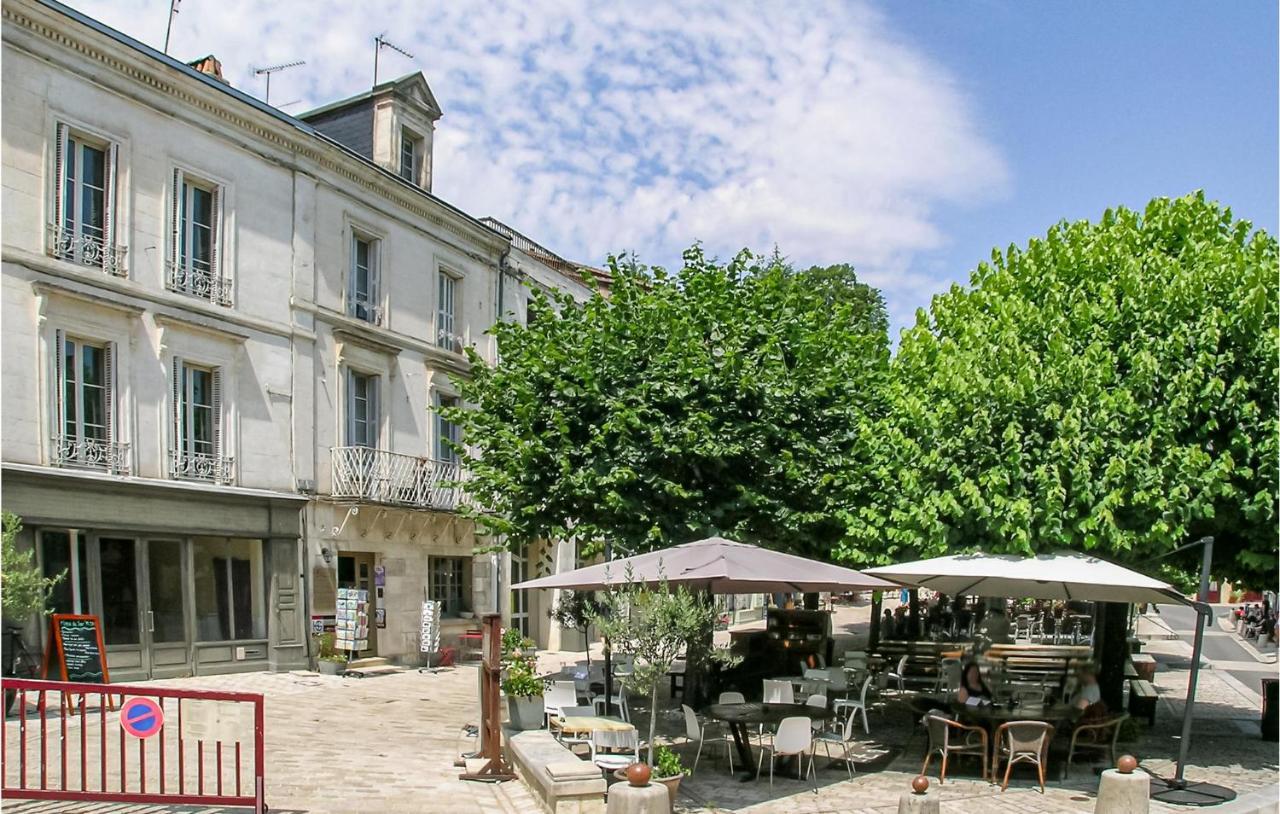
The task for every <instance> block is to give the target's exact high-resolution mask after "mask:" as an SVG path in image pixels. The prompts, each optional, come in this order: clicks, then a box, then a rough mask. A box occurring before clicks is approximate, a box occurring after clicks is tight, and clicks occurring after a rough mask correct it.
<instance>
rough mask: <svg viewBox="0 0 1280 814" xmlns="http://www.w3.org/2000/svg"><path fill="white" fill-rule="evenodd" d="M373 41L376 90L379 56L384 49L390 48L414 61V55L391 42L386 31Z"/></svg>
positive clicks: (375, 85) (374, 83) (374, 84)
mask: <svg viewBox="0 0 1280 814" xmlns="http://www.w3.org/2000/svg"><path fill="white" fill-rule="evenodd" d="M373 41H374V43H375V45H374V48H373V86H374V87H375V88H376V87H377V86H378V55H379V54H381V53H382V49H383V48H390V49H391V50H392V51H395V52H397V53H400V54H403V55H405V56H407V57H408V58H409V59H413V54H411V53H409V52H408V51H406V50H404V49H403V48H401V47H400V46H398V45H396V44H395V43H393V42H390V41H389V40H388V39H387V34H386V32H385V31H384V32H383V33H381V34H379V35H378V36H376V37H374V38H373Z"/></svg>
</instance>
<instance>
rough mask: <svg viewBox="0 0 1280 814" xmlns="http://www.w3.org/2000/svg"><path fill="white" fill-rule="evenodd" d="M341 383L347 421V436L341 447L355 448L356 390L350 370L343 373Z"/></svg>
mask: <svg viewBox="0 0 1280 814" xmlns="http://www.w3.org/2000/svg"><path fill="white" fill-rule="evenodd" d="M342 383H343V391H344V392H345V393H346V395H345V396H344V397H343V404H344V405H345V411H344V412H345V414H346V420H347V435H346V438H345V439H343V445H344V446H348V447H350V446H355V443H356V442H355V438H356V411H355V409H354V408H355V402H356V389H355V382H354V381H352V377H351V368H347V369H346V370H345V371H344V373H343V376H342Z"/></svg>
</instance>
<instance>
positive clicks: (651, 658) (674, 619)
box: [592, 574, 738, 776]
mask: <svg viewBox="0 0 1280 814" xmlns="http://www.w3.org/2000/svg"><path fill="white" fill-rule="evenodd" d="M715 622H716V609H715V605H714V603H713V602H712V601H711V598H710V596H709V595H702V594H694V593H691V592H690V591H689V589H687V588H685V587H684V586H683V585H680V586H676V587H675V588H672V587H671V586H669V585H668V584H667V581H666V580H665V579H663V580H661V581H660V582H659V583H658V584H657V585H655V586H653V587H652V588H650V587H648V586H646V585H644V584H643V583H638V582H635V581H634V580H632V579H631V575H630V574H628V575H627V581H626V582H625V583H623V584H622V585H621V586H619V587H617V588H614V589H612V590H609V591H606V592H604V593H603V595H602V596H601V598H600V600H599V606H598V608H597V609H596V610H595V611H594V613H593V614H592V623H593V624H594V625H595V626H596V627H597V628H598V629H599V630H600V632H601V633H602V634H604V637H605V641H606V643H607V646H608V647H610V648H611V649H612V650H613V651H614V652H617V653H627V654H630V655H631V656H632V657H634V658H635V665H634V667H633V670H632V673H631V677H630V678H628V679H627V688H628V689H634V690H635V691H636V692H638V693H643V694H645V695H647V696H649V709H651V710H656V709H657V708H658V689H659V687H661V686H662V684H663V682H665V681H666V680H667V672H668V671H669V670H670V669H671V667H672V665H673V664H675V662H676V659H677V658H679V656H680V654H681V652H682V651H684V652H685V653H686V654H687V656H688V658H689V659H695V658H703V659H710V660H714V661H716V662H719V663H721V664H725V665H732V664H734V663H736V661H738V657H736V656H733V655H731V654H730V653H729V651H728V650H727V649H725V648H717V647H713V646H711V645H709V644H707V643H708V642H710V641H711V637H712V633H713V630H714V627H715ZM658 717H659V716H657V715H650V716H649V765H650V766H651V767H653V768H654V775H655V776H661V772H659V771H657V766H658V764H657V756H656V755H655V750H654V740H655V738H656V737H657V726H658Z"/></svg>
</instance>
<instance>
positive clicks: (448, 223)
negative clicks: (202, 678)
mask: <svg viewBox="0 0 1280 814" xmlns="http://www.w3.org/2000/svg"><path fill="white" fill-rule="evenodd" d="M3 13H4V27H3V103H4V109H3V120H2V127H0V130H2V131H3V132H2V134H0V135H2V137H3V141H4V158H3V160H4V178H3V207H4V213H5V222H4V234H3V274H2V280H3V292H2V293H3V303H2V307H3V312H2V316H3V325H4V328H5V337H4V343H3V377H4V387H3V394H2V396H0V398H2V399H3V401H2V406H3V444H2V447H0V458H2V472H0V477H2V483H0V486H2V488H3V506H4V508H5V509H6V510H8V511H12V512H14V513H16V514H18V515H19V516H20V517H22V519H23V522H24V531H23V535H22V540H21V542H22V544H24V545H27V546H30V547H32V548H34V550H35V551H36V555H37V560H38V562H39V563H40V565H41V567H42V568H43V569H44V570H45V572H46V573H49V574H57V573H61V572H64V571H65V572H66V574H67V578H66V579H64V580H63V581H62V582H61V583H60V584H59V586H58V587H57V589H56V591H55V596H54V605H55V610H58V611H62V612H82V613H93V614H95V615H98V616H99V617H101V619H102V622H103V628H104V633H105V637H106V643H107V656H108V664H109V667H110V670H111V674H112V678H113V679H115V680H129V679H140V678H148V677H162V676H171V675H183V674H201V673H207V672H226V671H231V670H253V669H292V668H298V667H302V666H305V665H306V664H307V663H308V660H309V658H310V656H311V654H312V652H313V650H314V646H315V645H314V642H313V641H312V632H313V630H316V629H324V628H325V626H326V625H327V624H328V622H329V620H330V619H331V618H332V616H333V614H334V610H335V596H336V590H337V589H338V588H340V587H364V588H367V589H368V590H369V591H370V594H371V597H372V607H371V608H370V617H371V618H370V627H371V628H372V630H371V633H370V637H369V639H370V641H369V649H368V652H367V653H364V654H363V655H380V656H385V657H388V658H391V659H394V660H398V661H409V662H412V661H415V660H416V659H417V658H418V652H417V651H418V620H419V610H420V606H421V602H422V600H423V599H424V598H432V599H437V600H439V601H441V602H443V603H444V608H445V613H446V616H447V617H448V618H449V621H448V622H447V623H446V634H448V633H449V632H450V631H453V632H461V631H462V630H464V629H466V628H468V627H470V626H471V625H472V624H473V623H472V622H471V621H470V620H469V619H468V618H467V617H468V615H470V614H474V613H475V612H477V611H484V610H489V609H493V608H503V609H504V610H505V612H507V613H512V612H513V608H517V607H518V606H519V605H520V604H521V602H522V601H523V600H521V599H519V598H513V597H512V596H511V595H510V594H509V593H508V592H506V591H504V590H500V588H499V586H500V585H504V584H506V585H509V584H510V583H509V582H504V580H506V579H509V578H510V576H511V570H512V566H511V561H512V560H511V558H510V557H507V556H505V555H503V556H497V555H493V554H488V553H481V554H477V553H476V550H477V548H483V547H485V545H486V544H487V543H486V541H482V540H477V539H476V534H475V530H474V528H473V527H472V525H471V524H470V523H469V522H468V521H466V520H464V519H462V518H461V517H460V516H459V515H458V513H457V511H456V509H457V507H458V500H459V499H460V496H459V494H458V493H457V491H456V490H455V489H454V488H452V487H451V486H450V485H449V484H451V483H453V482H456V481H457V480H459V479H460V478H464V477H465V472H464V471H462V469H461V468H460V466H459V463H458V460H457V455H456V453H455V450H454V447H453V445H452V444H456V443H465V439H462V438H460V437H459V435H458V433H457V430H456V428H455V427H452V426H451V425H449V424H448V422H445V421H443V419H442V418H441V417H440V415H439V408H440V407H441V406H442V405H443V406H447V405H451V404H454V403H456V401H457V398H458V387H457V382H458V380H459V379H460V378H461V377H465V376H466V375H467V372H468V363H467V360H466V357H465V355H464V353H463V349H464V348H465V347H467V346H471V347H475V348H476V349H477V351H478V352H479V353H480V354H481V356H482V357H484V358H486V359H493V358H494V353H495V348H494V347H493V345H492V341H491V339H490V338H489V337H488V336H486V334H485V331H486V329H487V328H488V327H489V326H490V325H491V324H492V323H493V321H494V320H495V319H498V318H508V319H523V318H524V308H525V306H524V303H525V302H526V301H527V298H528V296H529V284H530V283H536V284H543V285H548V286H551V287H567V288H569V289H573V290H575V291H576V292H578V293H580V294H581V295H582V296H586V292H587V291H588V289H587V288H586V286H585V285H583V284H582V283H581V282H580V281H579V279H578V278H579V274H578V273H577V272H575V273H568V272H569V271H570V269H567V268H566V269H558V268H554V267H551V266H547V265H545V264H541V263H540V262H539V260H538V258H536V257H529V258H528V262H527V265H528V266H529V268H527V269H526V268H520V267H519V266H518V265H513V264H511V263H510V260H511V258H512V256H513V255H517V254H519V253H520V250H519V249H516V248H514V247H513V243H514V241H513V238H512V235H511V234H510V233H509V231H503V230H501V229H496V228H494V227H493V226H492V225H490V224H486V223H484V222H481V221H480V220H477V219H475V218H473V217H471V216H469V215H467V214H465V213H463V212H461V211H459V210H458V209H456V208H455V207H452V206H450V205H449V204H447V203H446V202H444V201H442V200H441V199H439V198H438V197H436V196H434V195H433V194H432V193H431V170H432V163H431V144H432V137H433V133H434V127H435V122H436V120H437V119H439V117H440V107H439V105H438V104H437V103H436V101H435V99H434V97H433V96H432V94H431V90H430V88H429V87H428V86H427V83H426V81H425V79H424V78H423V77H422V76H421V75H420V74H415V75H411V76H408V77H403V78H401V79H398V80H394V81H392V82H388V83H384V84H382V85H379V86H378V87H377V88H374V89H373V90H372V91H370V92H369V93H367V94H363V95H361V96H359V97H355V98H354V99H350V100H345V101H344V102H340V103H336V104H335V105H329V106H326V107H325V108H321V109H320V110H318V111H314V112H313V113H312V114H308V115H306V116H304V117H301V118H294V117H290V116H288V115H285V114H283V113H281V112H280V111H278V110H276V109H274V108H271V107H269V106H267V105H265V104H263V103H261V102H259V101H258V100H256V99H253V98H252V97H250V96H247V95H245V94H243V93H240V92H238V91H236V90H235V89H234V88H231V87H229V86H228V85H227V84H226V83H225V82H224V81H223V80H222V79H221V76H220V75H219V72H218V68H217V61H216V60H215V59H212V58H211V57H210V58H206V59H204V60H201V61H199V62H198V63H194V64H193V65H195V64H198V65H199V69H197V68H196V67H193V66H192V65H186V64H183V63H181V62H178V61H176V60H173V59H171V58H168V57H166V56H164V55H162V54H159V53H158V52H156V51H155V50H153V49H151V48H148V47H147V46H145V45H142V44H140V43H137V42H136V41H133V40H131V39H129V38H128V37H126V36H124V35H122V34H120V33H118V32H115V31H112V30H111V29H108V28H106V27H104V26H102V25H101V24H98V23H96V22H95V21H93V20H91V19H89V18H86V17H84V16H82V15H79V14H78V13H76V12H73V11H71V10H69V9H66V8H65V7H63V6H61V5H58V4H56V3H51V2H43V1H42V0H5V2H4V5H3ZM544 251H545V250H544ZM570 265H572V264H570ZM535 278H536V279H535ZM539 280H540V282H539ZM451 442H452V444H451ZM516 563H517V564H516V566H515V569H516V572H517V574H518V573H519V569H520V567H521V566H520V564H519V563H520V558H516ZM515 612H517V613H518V612H519V611H515ZM526 613H527V611H526ZM39 638H41V633H40V630H39V629H38V623H36V622H32V623H31V629H30V630H29V632H28V640H29V641H31V642H33V643H34V642H36V641H37V640H38V639H39Z"/></svg>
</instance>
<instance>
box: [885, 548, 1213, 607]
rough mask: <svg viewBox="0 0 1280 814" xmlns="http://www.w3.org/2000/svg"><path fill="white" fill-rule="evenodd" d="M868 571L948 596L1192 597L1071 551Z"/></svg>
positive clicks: (966, 557) (957, 557) (962, 557)
mask: <svg viewBox="0 0 1280 814" xmlns="http://www.w3.org/2000/svg"><path fill="white" fill-rule="evenodd" d="M867 573H868V574H874V575H875V576H878V577H883V578H885V579H891V580H894V581H895V582H905V583H909V584H911V585H916V586H919V587H921V588H929V589H931V590H934V591H938V592H939V593H944V594H948V595H951V596H1009V597H1026V598H1029V599H1058V600H1072V599H1078V600H1086V601H1091V602H1179V603H1182V604H1187V603H1189V602H1190V600H1189V599H1187V598H1186V597H1185V596H1183V595H1182V594H1180V593H1178V592H1177V591H1176V590H1174V589H1173V587H1172V586H1170V585H1169V584H1168V583H1165V582H1161V581H1160V580H1158V579H1152V578H1151V577H1149V576H1147V575H1145V574H1140V573H1138V572H1137V571H1131V570H1129V569H1128V568H1123V567H1121V566H1119V565H1116V564H1115V563H1112V562H1107V561H1106V560H1103V559H1099V558H1098V557H1091V556H1089V555H1088V554H1079V553H1077V552H1074V551H1062V552H1058V553H1056V554H1039V555H1037V556H1034V557H1019V556H1016V555H1012V554H954V555H952V556H949V557H935V558H933V559H931V560H917V561H915V562H904V563H900V564H898V565H885V566H882V567H880V568H871V569H868V570H867Z"/></svg>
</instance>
